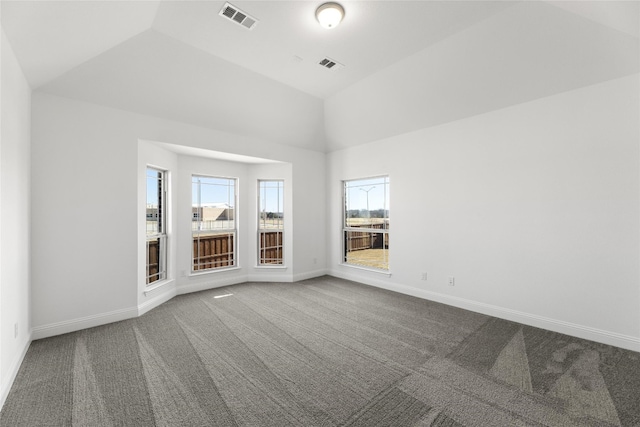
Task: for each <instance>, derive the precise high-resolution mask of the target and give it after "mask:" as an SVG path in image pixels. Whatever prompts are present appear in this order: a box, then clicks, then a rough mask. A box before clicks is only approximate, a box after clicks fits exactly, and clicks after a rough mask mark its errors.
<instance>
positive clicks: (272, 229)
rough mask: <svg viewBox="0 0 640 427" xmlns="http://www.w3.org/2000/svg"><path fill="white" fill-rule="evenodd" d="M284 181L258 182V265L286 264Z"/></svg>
mask: <svg viewBox="0 0 640 427" xmlns="http://www.w3.org/2000/svg"><path fill="white" fill-rule="evenodd" d="M283 242H284V181H280V180H272V181H267V180H260V181H258V265H263V266H268V265H283V264H284V251H283V248H284V244H283Z"/></svg>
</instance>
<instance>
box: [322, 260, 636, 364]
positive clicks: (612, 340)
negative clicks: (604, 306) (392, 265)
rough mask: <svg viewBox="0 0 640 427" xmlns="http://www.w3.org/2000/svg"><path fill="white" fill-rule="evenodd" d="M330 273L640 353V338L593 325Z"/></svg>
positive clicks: (342, 272)
mask: <svg viewBox="0 0 640 427" xmlns="http://www.w3.org/2000/svg"><path fill="white" fill-rule="evenodd" d="M329 274H331V275H332V276H335V277H339V278H342V279H347V280H353V281H354V282H359V283H363V284H365V285H370V286H375V287H378V288H382V289H387V290H390V291H394V292H398V293H401V294H405V295H411V296H414V297H418V298H422V299H426V300H430V301H436V302H441V303H443V304H447V305H451V306H454V307H458V308H463V309H465V310H469V311H474V312H477V313H482V314H486V315H488V316H493V317H498V318H500V319H505V320H511V321H513V322H518V323H522V324H524V325H529V326H534V327H536V328H542V329H547V330H549V331H553V332H559V333H561V334H565V335H570V336H574V337H578V338H582V339H586V340H590V341H595V342H599V343H602V344H608V345H613V346H616V347H620V348H625V349H627V350H633V351H637V352H640V338H637V337H632V336H628V335H622V334H618V333H615V332H609V331H604V330H601V329H596V328H592V327H589V326H583V325H578V324H575V323H570V322H565V321H562V320H557V319H551V318H548V317H543V316H538V315H535V314H530V313H525V312H521V311H517V310H511V309H508V308H503V307H498V306H495V305H491V304H485V303H481V302H477V301H472V300H469V299H465V298H459V297H455V296H451V295H445V294H440V293H437V292H431V291H425V290H423V289H417V288H414V287H411V286H407V285H401V284H398V283H392V282H388V281H383V280H379V279H375V278H370V277H363V276H362V275H357V274H353V273H349V272H344V271H340V270H337V269H332V270H331V271H330V272H329Z"/></svg>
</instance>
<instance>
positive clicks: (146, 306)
mask: <svg viewBox="0 0 640 427" xmlns="http://www.w3.org/2000/svg"><path fill="white" fill-rule="evenodd" d="M177 294H178V292H177V291H176V288H175V286H173V287H170V288H169V289H168V290H167V291H165V292H163V293H161V294H159V295H156V296H155V297H153V298H150V299H148V300H146V301H145V302H143V303H142V304H140V305H139V306H138V316H142V315H143V314H145V313H146V312H148V311H150V310H153V309H154V308H156V307H157V306H159V305H162V304H164V303H165V302H167V301H169V300H170V299H171V298H173V297H175V296H176V295H177Z"/></svg>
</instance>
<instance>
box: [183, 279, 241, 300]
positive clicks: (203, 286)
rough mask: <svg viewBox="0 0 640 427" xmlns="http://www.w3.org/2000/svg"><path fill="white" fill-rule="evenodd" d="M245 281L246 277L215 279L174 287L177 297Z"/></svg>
mask: <svg viewBox="0 0 640 427" xmlns="http://www.w3.org/2000/svg"><path fill="white" fill-rule="evenodd" d="M246 281H247V276H246V275H242V276H234V277H228V278H225V279H219V280H218V279H216V280H215V281H207V282H199V283H190V284H188V285H179V286H177V287H176V293H177V295H183V294H190V293H192V292H200V291H206V290H208V289H215V288H221V287H223V286H230V285H237V284H239V283H244V282H246Z"/></svg>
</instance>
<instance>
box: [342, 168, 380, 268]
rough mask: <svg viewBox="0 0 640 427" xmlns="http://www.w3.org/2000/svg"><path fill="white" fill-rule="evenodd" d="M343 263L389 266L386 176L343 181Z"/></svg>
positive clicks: (369, 266)
mask: <svg viewBox="0 0 640 427" xmlns="http://www.w3.org/2000/svg"><path fill="white" fill-rule="evenodd" d="M343 217H344V225H343V239H344V249H343V250H344V252H343V253H344V258H343V262H344V263H345V264H347V265H355V266H360V267H368V268H374V269H380V270H389V177H388V176H381V177H376V178H366V179H357V180H351V181H344V215H343Z"/></svg>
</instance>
